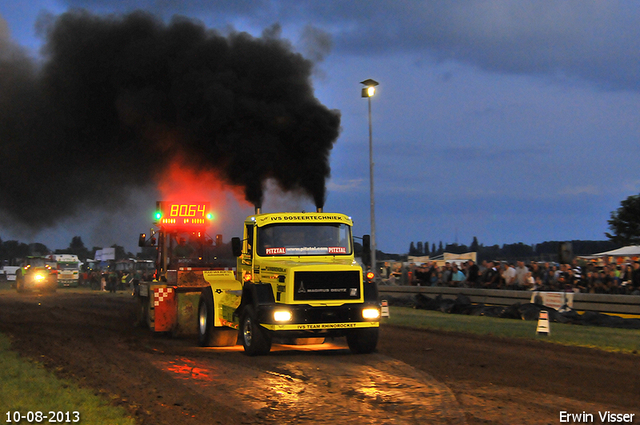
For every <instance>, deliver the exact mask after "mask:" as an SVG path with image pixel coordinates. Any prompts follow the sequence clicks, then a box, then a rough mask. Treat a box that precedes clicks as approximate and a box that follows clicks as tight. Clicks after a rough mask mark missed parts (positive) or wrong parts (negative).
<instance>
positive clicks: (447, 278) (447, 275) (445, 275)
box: [440, 261, 453, 286]
mask: <svg viewBox="0 0 640 425" xmlns="http://www.w3.org/2000/svg"><path fill="white" fill-rule="evenodd" d="M452 273H453V271H452V269H451V264H450V263H449V262H448V261H447V262H446V263H444V267H443V268H442V281H441V282H440V283H441V284H442V285H443V286H449V283H450V282H451V275H452Z"/></svg>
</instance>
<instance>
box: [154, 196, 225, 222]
mask: <svg viewBox="0 0 640 425" xmlns="http://www.w3.org/2000/svg"><path fill="white" fill-rule="evenodd" d="M212 219H213V214H212V213H211V204H210V202H184V203H180V202H169V201H158V202H156V214H155V220H156V223H157V224H158V225H160V226H164V227H185V226H186V227H202V226H208V225H209V224H210V223H211V220H212Z"/></svg>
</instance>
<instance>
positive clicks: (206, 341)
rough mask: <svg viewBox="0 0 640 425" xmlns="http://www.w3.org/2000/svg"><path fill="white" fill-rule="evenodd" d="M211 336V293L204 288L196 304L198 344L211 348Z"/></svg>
mask: <svg viewBox="0 0 640 425" xmlns="http://www.w3.org/2000/svg"><path fill="white" fill-rule="evenodd" d="M212 334H213V292H212V291H211V288H206V289H205V290H204V291H202V294H200V301H199V302H198V344H199V345H200V346H201V347H211V342H212V341H211V340H212V336H213V335H212Z"/></svg>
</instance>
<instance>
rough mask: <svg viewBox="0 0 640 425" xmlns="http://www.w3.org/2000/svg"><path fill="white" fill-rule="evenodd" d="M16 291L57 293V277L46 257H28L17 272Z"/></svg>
mask: <svg viewBox="0 0 640 425" xmlns="http://www.w3.org/2000/svg"><path fill="white" fill-rule="evenodd" d="M15 287H16V290H17V291H18V292H19V293H23V292H30V291H39V292H56V288H57V287H58V282H57V275H56V273H55V271H53V270H52V269H51V266H49V265H48V264H47V259H46V258H44V257H27V258H26V259H25V261H24V263H23V264H22V267H20V268H19V269H18V270H16V283H15Z"/></svg>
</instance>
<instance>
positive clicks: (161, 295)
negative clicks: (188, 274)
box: [153, 288, 173, 307]
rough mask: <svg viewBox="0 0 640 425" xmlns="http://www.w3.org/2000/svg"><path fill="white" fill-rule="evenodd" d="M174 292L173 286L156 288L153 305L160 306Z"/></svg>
mask: <svg viewBox="0 0 640 425" xmlns="http://www.w3.org/2000/svg"><path fill="white" fill-rule="evenodd" d="M172 292H173V288H156V289H155V290H154V291H153V305H154V307H158V306H159V305H160V303H161V302H163V301H164V300H165V298H167V297H168V296H169V294H170V293H172Z"/></svg>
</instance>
